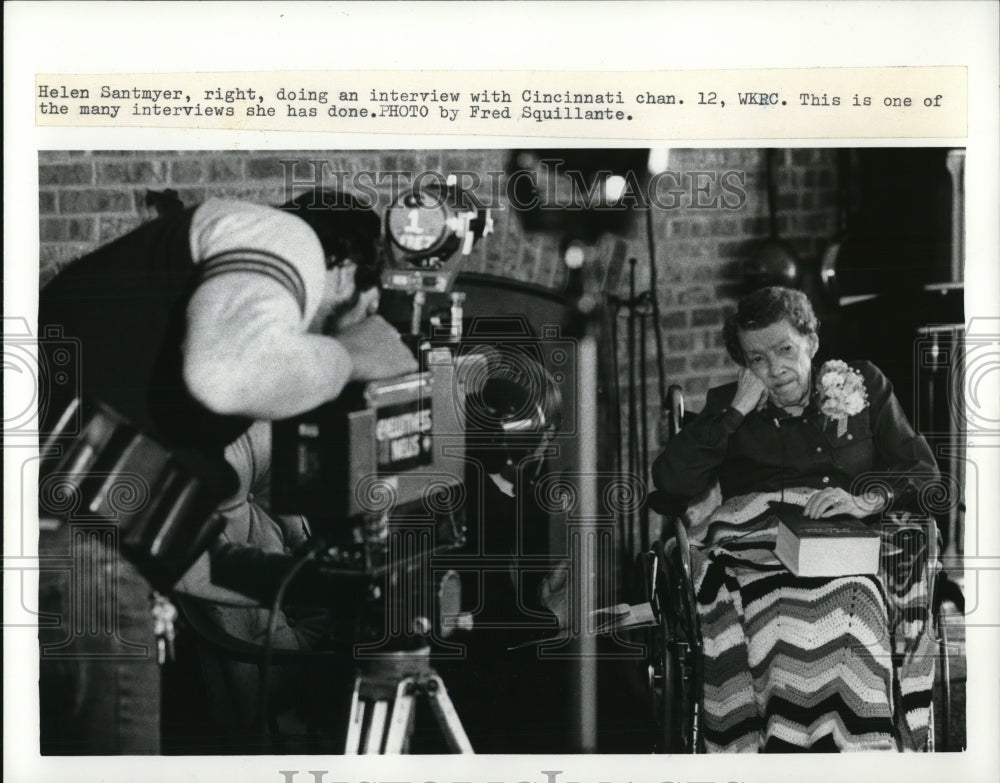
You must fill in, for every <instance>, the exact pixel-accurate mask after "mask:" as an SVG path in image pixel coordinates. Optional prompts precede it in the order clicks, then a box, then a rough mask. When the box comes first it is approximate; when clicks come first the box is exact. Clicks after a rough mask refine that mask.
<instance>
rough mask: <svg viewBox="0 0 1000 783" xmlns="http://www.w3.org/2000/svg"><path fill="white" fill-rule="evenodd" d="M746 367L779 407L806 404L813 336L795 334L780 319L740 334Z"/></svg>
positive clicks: (813, 353)
mask: <svg viewBox="0 0 1000 783" xmlns="http://www.w3.org/2000/svg"><path fill="white" fill-rule="evenodd" d="M739 338H740V345H741V346H742V347H743V355H744V357H745V358H746V362H747V367H748V368H749V369H750V372H752V373H753V374H754V375H756V376H757V377H758V378H760V380H761V381H762V382H763V383H764V385H765V386H766V387H767V390H768V392H769V394H770V398H771V400H772V401H773V402H775V403H776V404H777V405H779V406H782V407H794V406H798V405H805V404H806V402H807V401H808V399H809V381H810V374H811V370H812V359H813V357H814V356H815V355H816V349H817V348H818V347H819V340H818V339H817V337H816V335H814V334H810V335H805V334H801V333H800V332H798V331H797V330H796V329H795V328H794V327H793V326H792V325H791V324H790V323H789V322H788V321H787V320H785V319H782V320H780V321H778V322H777V323H773V324H771V325H770V326H765V327H764V328H763V329H751V330H749V331H742V330H741V331H740V333H739Z"/></svg>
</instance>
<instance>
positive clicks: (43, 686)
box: [38, 522, 160, 755]
mask: <svg viewBox="0 0 1000 783" xmlns="http://www.w3.org/2000/svg"><path fill="white" fill-rule="evenodd" d="M116 533H117V531H116V530H115V528H114V526H113V525H101V524H100V523H96V524H92V523H89V522H88V523H70V524H63V525H61V526H60V527H59V529H58V530H55V531H48V530H45V531H42V533H41V535H40V539H39V546H38V552H39V557H40V560H41V573H40V575H39V609H40V613H41V614H40V616H39V633H38V641H39V655H40V681H39V699H40V701H39V707H40V718H41V725H40V748H41V752H42V754H43V755H118V754H127V755H132V754H150V753H159V751H160V671H159V665H158V663H157V648H156V638H155V636H154V633H153V618H152V614H151V612H150V606H151V593H152V589H151V588H150V586H149V583H148V582H147V581H146V580H145V579H144V578H143V577H142V576H141V575H140V574H139V572H138V571H137V570H136V568H135V566H133V565H132V564H131V563H129V562H128V561H127V560H125V559H124V558H122V557H120V556H119V554H118V547H117V538H116Z"/></svg>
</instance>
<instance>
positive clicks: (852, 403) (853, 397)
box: [816, 359, 868, 438]
mask: <svg viewBox="0 0 1000 783" xmlns="http://www.w3.org/2000/svg"><path fill="white" fill-rule="evenodd" d="M816 394H817V396H818V397H819V409H820V410H821V411H822V412H823V413H824V414H825V415H826V418H827V421H835V422H837V437H838V438H842V437H844V433H845V432H847V419H848V418H849V417H851V416H854V415H856V414H858V413H861V411H863V410H864V409H865V408H866V407H868V392H867V390H866V389H865V379H864V376H862V375H861V372H860V371H859V370H855V369H854V368H852V367H848V366H847V362H842V361H840V360H839V359H834V360H832V361H829V362H826V363H825V364H824V365H823V366H822V367H821V368H820V371H819V381H818V382H817V384H816Z"/></svg>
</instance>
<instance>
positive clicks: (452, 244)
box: [271, 182, 552, 753]
mask: <svg viewBox="0 0 1000 783" xmlns="http://www.w3.org/2000/svg"><path fill="white" fill-rule="evenodd" d="M465 203H467V202H466V201H465V200H464V199H463V196H462V194H461V193H460V192H459V191H458V190H457V189H455V187H454V183H453V182H449V183H448V185H447V186H446V187H438V186H436V185H432V186H430V187H427V188H424V189H415V190H413V191H409V192H406V193H404V194H402V195H401V196H399V197H398V198H397V199H396V200H395V201H394V202H393V203H392V205H391V206H390V207H389V208H388V209H387V211H386V213H385V216H384V229H385V247H384V258H385V261H386V266H385V269H384V271H383V273H382V285H383V288H387V289H389V290H393V291H397V292H401V293H402V294H403V295H404V296H405V295H409V296H410V297H412V317H411V330H410V331H411V335H410V336H411V338H413V340H412V342H411V345H412V347H414V348H415V349H417V350H418V352H419V355H420V359H421V364H420V371H418V372H416V373H411V374H408V375H404V376H401V377H398V378H391V379H387V380H381V381H373V382H369V383H365V384H351V385H348V387H346V388H345V389H344V391H343V392H342V394H341V395H340V397H339V398H338V399H337V400H335V401H332V402H329V403H327V404H325V405H323V406H320V407H319V408H317V409H315V410H312V411H308V412H306V413H304V414H301V415H299V416H296V417H293V418H291V419H286V420H283V421H278V422H275V423H274V424H273V438H272V443H273V445H272V448H273V459H272V491H271V503H272V509H273V510H274V511H275V512H277V513H296V514H302V515H304V516H306V517H307V518H308V520H309V522H310V525H311V527H312V529H313V532H314V535H315V537H316V539H318V540H320V541H322V545H321V547H320V548H319V559H320V561H321V567H322V568H323V570H324V571H325V572H326V573H328V574H330V575H331V576H332V577H333V579H335V580H339V582H340V583H342V584H343V586H344V588H345V589H344V590H343V591H338V592H337V595H338V602H339V601H343V600H344V598H345V597H356V598H357V599H358V600H357V603H358V604H359V605H358V606H357V607H356V608H355V609H354V610H353V614H352V618H351V619H352V620H353V621H354V622H353V628H352V634H351V635H352V637H353V641H354V647H353V652H354V657H355V659H356V660H357V661H358V662H359V664H360V673H359V676H358V679H357V681H356V685H355V690H354V697H353V701H352V707H351V716H350V719H349V730H348V740H347V752H349V753H352V752H375V753H378V752H399V751H405V749H406V746H407V743H408V741H409V735H410V728H411V724H412V719H413V714H414V713H413V699H414V697H415V696H426V697H427V698H428V699H429V700H430V702H431V707H432V708H433V712H434V714H435V715H436V716H437V718H438V722H439V724H440V727H441V729H442V731H443V734H444V736H445V739H446V740H447V742H448V745H449V747H450V748H451V749H452V750H458V751H471V746H470V744H469V741H468V738H467V737H466V736H465V733H464V730H463V728H462V726H461V723H460V721H459V720H458V718H457V715H456V714H455V711H454V708H453V707H452V706H451V703H450V701H449V699H448V696H447V691H446V690H445V688H444V684H443V683H442V682H441V680H440V677H438V675H437V673H436V672H435V671H434V669H433V668H432V667H431V666H430V662H429V661H430V650H431V646H432V644H433V645H434V647H435V650H436V652H437V654H445V655H447V654H451V655H452V656H453V657H459V656H461V655H462V654H463V649H462V648H461V647H460V646H458V645H455V644H453V643H450V642H448V641H447V639H448V638H449V637H450V636H451V635H452V634H453V633H454V631H455V630H456V628H459V627H469V626H470V625H471V623H469V622H467V621H466V618H464V617H463V615H462V614H461V585H460V581H459V579H458V576H457V574H456V573H455V572H454V571H452V570H449V569H448V568H447V566H446V564H445V567H441V565H439V564H438V563H435V562H434V561H433V558H434V556H435V555H439V554H442V553H446V552H449V551H452V550H455V549H458V548H459V547H461V546H462V545H463V544H464V543H465V533H466V522H465V508H464V506H465V496H466V487H465V476H466V470H467V467H468V464H467V463H468V461H469V459H470V458H472V457H474V456H475V454H476V453H478V452H476V450H475V449H476V447H477V443H478V447H479V450H480V451H481V450H482V446H483V443H485V444H487V446H488V447H495V448H496V449H503V448H504V440H503V439H504V438H505V437H507V436H508V435H509V438H510V439H511V443H512V444H513V446H512V448H514V449H515V450H523V449H524V448H526V446H525V444H526V442H527V441H526V438H527V439H530V434H531V433H530V429H531V426H532V423H533V422H534V421H535V418H533V417H534V416H535V412H536V411H537V410H538V406H537V405H533V406H532V405H527V406H526V403H525V401H524V400H523V399H519V400H506V401H505V398H506V397H507V396H509V395H510V394H511V391H512V388H513V386H512V380H511V378H510V377H507V376H509V375H510V373H509V372H507V371H506V370H505V369H504V365H503V363H502V362H500V363H498V362H497V360H496V356H495V355H491V354H490V352H489V351H485V350H478V349H474V350H458V347H459V342H460V340H461V338H462V321H463V312H462V295H461V293H459V292H456V293H453V294H452V302H451V304H452V307H451V310H450V320H449V323H448V324H447V328H445V329H444V330H443V332H442V331H437V333H436V334H433V335H425V334H424V329H423V313H422V309H423V306H424V304H425V302H426V296H427V295H428V294H433V295H441V294H444V295H448V294H450V293H452V288H453V286H454V282H455V278H456V275H457V271H458V266H459V265H460V263H461V260H462V258H464V257H465V256H467V255H468V254H469V253H470V252H471V250H472V247H473V245H474V243H475V242H476V241H477V240H478V239H479V238H481V237H482V236H484V235H486V234H489V233H490V232H491V230H492V221H491V220H490V216H489V213H488V211H485V210H479V209H472V208H470V209H464V208H463V204H465ZM453 256H457V258H456V259H455V260H454V262H453V261H452V257H453ZM442 337H443V339H441V338H442ZM425 338H428V339H425ZM435 338H437V339H435ZM543 374H544V373H543ZM494 376H496V377H494ZM501 376H503V377H501ZM515 385H516V384H515ZM522 396H523V393H522ZM470 404H471V405H472V407H473V409H474V411H473V416H472V420H471V421H469V418H468V417H467V407H468V405H470ZM525 409H528V410H530V415H528V416H522V415H521V412H522V411H523V410H525ZM476 411H478V414H477V413H476ZM513 419H517V421H514V420H513ZM467 423H469V424H470V427H471V431H469V432H467ZM551 424H552V422H551V421H550V420H544V421H542V420H540V421H538V422H537V425H538V429H539V431H541V430H542V429H544V428H545V427H550V426H551ZM493 425H495V426H493ZM477 437H478V440H477ZM470 438H471V442H472V445H473V450H472V451H470V449H469V442H470ZM479 441H482V443H480V442H479ZM514 441H516V443H514ZM491 444H492V446H491ZM532 448H534V446H532ZM439 562H440V561H439ZM340 614H341V613H340V612H339V611H338V615H340ZM390 707H391V709H390Z"/></svg>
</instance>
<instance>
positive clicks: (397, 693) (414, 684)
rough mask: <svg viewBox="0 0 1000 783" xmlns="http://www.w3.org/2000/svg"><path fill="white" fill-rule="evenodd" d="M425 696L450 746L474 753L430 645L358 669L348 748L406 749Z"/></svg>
mask: <svg viewBox="0 0 1000 783" xmlns="http://www.w3.org/2000/svg"><path fill="white" fill-rule="evenodd" d="M420 696H423V697H425V698H426V699H427V700H428V703H429V704H430V707H431V711H432V712H433V713H434V716H435V717H436V718H437V722H438V726H439V727H440V729H441V733H442V734H443V735H444V739H445V741H446V742H447V743H448V747H449V748H450V749H451V751H452V752H453V753H474V752H475V751H473V749H472V744H471V743H470V742H469V738H468V736H467V735H466V733H465V729H464V728H463V727H462V722H461V720H459V717H458V713H457V712H456V711H455V706H454V705H453V704H452V702H451V699H450V698H449V696H448V690H447V689H446V688H445V687H444V682H443V681H442V680H441V677H440V676H439V675H438V673H437V672H436V671H435V670H434V668H433V667H432V666H431V665H430V647H423V648H420V649H418V650H401V651H397V652H392V653H388V654H386V655H385V656H383V657H380V658H377V659H374V660H372V661H371V662H369V664H368V666H367V667H366V668H365V670H364V671H362V672H361V673H359V675H358V677H357V679H356V680H355V682H354V694H353V695H352V696H351V715H350V721H349V723H348V728H347V744H346V747H345V749H344V753H345V754H346V755H356V754H358V753H365V754H383V753H384V754H395V753H407V752H408V750H409V742H410V737H411V736H412V734H413V723H414V717H415V712H414V707H415V706H416V699H417V697H420Z"/></svg>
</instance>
